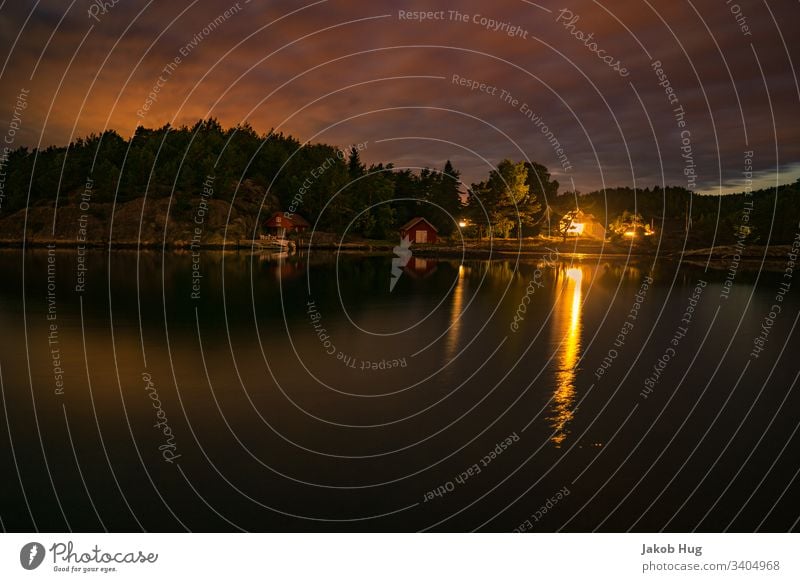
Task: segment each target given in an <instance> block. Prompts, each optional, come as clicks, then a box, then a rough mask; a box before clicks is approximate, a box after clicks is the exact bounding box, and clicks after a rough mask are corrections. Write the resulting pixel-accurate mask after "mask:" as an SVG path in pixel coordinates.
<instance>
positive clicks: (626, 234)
mask: <svg viewBox="0 0 800 582" xmlns="http://www.w3.org/2000/svg"><path fill="white" fill-rule="evenodd" d="M625 236H636V233H635V232H634V231H632V230H626V231H625Z"/></svg>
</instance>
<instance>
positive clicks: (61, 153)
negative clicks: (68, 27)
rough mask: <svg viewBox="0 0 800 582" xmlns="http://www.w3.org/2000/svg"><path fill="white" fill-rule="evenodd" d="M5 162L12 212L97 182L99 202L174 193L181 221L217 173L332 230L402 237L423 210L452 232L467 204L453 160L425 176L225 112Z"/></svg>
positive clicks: (218, 183) (230, 191)
mask: <svg viewBox="0 0 800 582" xmlns="http://www.w3.org/2000/svg"><path fill="white" fill-rule="evenodd" d="M0 164H1V165H2V170H3V172H4V174H3V178H4V184H3V186H4V188H3V193H4V194H5V198H4V200H3V205H2V211H3V214H7V213H8V212H12V211H15V210H19V209H22V208H24V207H25V206H26V205H27V204H30V205H31V206H35V205H38V204H53V203H54V201H55V199H56V196H58V197H59V199H60V200H61V201H62V204H63V203H64V202H65V201H69V200H75V199H77V197H78V196H80V194H81V192H84V191H85V189H86V184H87V182H88V181H89V180H91V202H92V204H99V203H107V202H112V201H116V202H117V203H123V202H126V201H129V200H132V199H134V198H138V197H141V196H144V195H145V194H147V196H148V197H151V198H163V197H168V196H172V197H173V198H172V212H173V213H174V214H175V215H176V216H173V219H175V218H180V217H181V216H182V215H189V214H190V213H191V210H192V208H193V207H194V206H195V205H196V204H197V197H198V195H199V193H200V192H202V191H203V184H204V182H206V181H207V178H208V177H209V176H213V177H214V179H213V184H214V194H213V196H214V198H215V199H219V200H224V201H226V202H231V201H232V199H233V197H234V195H235V193H236V190H237V187H238V185H239V184H240V183H242V182H245V181H249V182H250V183H252V184H254V185H256V186H257V187H260V188H262V189H263V190H264V191H265V192H269V193H270V194H271V195H272V196H275V197H277V199H278V201H279V204H280V208H281V209H284V210H286V209H288V208H290V207H292V208H294V209H295V210H296V212H298V213H300V214H302V215H303V216H304V217H306V218H307V219H308V220H309V221H311V222H312V223H314V222H315V221H316V220H317V218H320V223H319V226H320V228H321V229H322V230H329V231H333V232H338V233H343V232H348V233H351V234H360V235H363V236H367V237H374V238H385V237H387V236H390V235H391V236H394V230H395V228H396V226H397V225H398V224H402V223H403V222H404V221H407V220H408V219H410V218H412V217H413V216H416V215H417V214H420V213H424V214H425V215H426V216H429V219H431V220H432V221H433V222H434V224H436V225H437V226H438V227H439V228H440V229H441V230H442V232H443V233H445V234H446V233H448V232H450V231H452V229H453V228H454V225H453V224H452V221H451V220H448V219H447V213H450V214H452V215H454V216H457V215H458V214H459V212H460V209H461V199H460V197H459V173H458V172H457V171H456V170H455V169H454V168H453V167H452V165H451V164H450V163H449V162H448V163H447V164H446V165H445V167H444V168H443V169H442V171H435V170H423V171H422V172H421V173H419V174H414V173H412V172H410V171H395V170H394V168H393V166H392V165H391V164H388V165H383V164H379V165H371V166H366V165H364V164H363V163H362V162H361V159H360V154H359V151H358V149H357V148H353V149H352V150H350V151H348V152H342V151H340V150H339V149H337V148H336V147H334V146H331V145H326V144H301V143H300V142H299V141H298V140H297V139H295V138H293V137H291V136H286V135H284V134H282V133H273V132H269V133H267V134H263V135H259V134H258V133H257V132H256V131H255V130H254V129H253V128H252V127H251V126H250V125H248V124H244V125H239V126H237V127H233V128H229V129H223V127H222V126H221V125H220V124H219V122H218V121H217V120H216V119H209V120H205V121H198V122H197V123H196V124H194V125H193V126H192V127H186V126H182V127H172V126H170V125H165V126H163V127H160V128H158V129H148V128H144V127H139V128H137V130H136V132H135V133H134V135H133V136H132V137H131V138H130V139H127V140H126V139H125V138H123V137H121V136H120V135H119V134H118V133H116V132H115V131H106V132H104V133H102V134H100V135H95V134H93V135H90V136H89V137H86V138H81V139H77V140H76V141H74V142H73V143H71V144H70V145H69V146H67V147H48V148H46V149H42V150H39V151H36V150H29V149H28V148H18V149H15V150H13V151H11V152H9V154H8V156H7V158H6V159H5V160H0ZM29 196H30V197H29ZM432 209H435V211H434V210H432Z"/></svg>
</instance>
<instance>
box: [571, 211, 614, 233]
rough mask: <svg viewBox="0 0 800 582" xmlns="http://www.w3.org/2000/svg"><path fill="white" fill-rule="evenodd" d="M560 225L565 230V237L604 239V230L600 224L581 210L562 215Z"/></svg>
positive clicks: (592, 216)
mask: <svg viewBox="0 0 800 582" xmlns="http://www.w3.org/2000/svg"><path fill="white" fill-rule="evenodd" d="M561 222H562V224H563V225H564V227H565V228H566V231H564V230H562V232H566V236H576V237H577V236H582V237H586V238H596V239H599V240H604V239H605V238H606V229H605V227H604V226H603V225H602V224H600V223H599V222H598V221H597V219H596V218H595V217H594V215H592V214H588V213H586V212H584V211H583V210H572V211H570V212H568V213H567V214H565V215H564V218H562V219H561Z"/></svg>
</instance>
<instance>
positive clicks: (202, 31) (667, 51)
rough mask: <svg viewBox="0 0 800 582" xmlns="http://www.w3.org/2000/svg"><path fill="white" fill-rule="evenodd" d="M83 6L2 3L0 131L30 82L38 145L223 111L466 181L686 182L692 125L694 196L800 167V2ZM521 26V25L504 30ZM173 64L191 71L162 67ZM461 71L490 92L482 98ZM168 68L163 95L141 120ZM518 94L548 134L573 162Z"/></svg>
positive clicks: (29, 138)
mask: <svg viewBox="0 0 800 582" xmlns="http://www.w3.org/2000/svg"><path fill="white" fill-rule="evenodd" d="M90 5H91V3H90V2H86V1H78V2H76V3H75V6H74V7H73V9H72V10H71V11H69V12H68V13H67V14H64V12H63V11H64V10H65V7H64V6H63V3H61V2H56V1H49V2H47V1H45V2H41V3H39V4H38V6H37V7H36V8H35V9H34V10H33V12H32V14H31V13H30V11H31V10H32V8H31V7H30V6H27V5H25V4H23V3H10V5H8V6H6V7H4V9H3V11H2V13H0V14H2V15H1V16H0V30H2V31H3V35H2V36H3V38H4V39H6V40H5V41H4V44H3V47H4V49H5V51H4V54H8V55H9V59H8V65H7V67H6V69H5V71H4V74H3V82H2V83H1V84H0V123H3V124H6V123H8V120H9V119H10V116H11V112H12V109H13V97H14V96H15V95H16V94H17V93H18V91H19V89H20V88H22V87H25V88H29V89H30V90H31V95H30V104H31V105H30V107H29V109H28V110H27V111H26V113H25V117H24V123H23V125H24V131H23V132H21V133H20V134H19V136H18V141H19V139H21V140H23V142H24V143H25V144H26V145H36V144H37V143H40V142H41V143H42V144H43V145H49V144H64V143H67V142H68V141H69V140H70V139H73V138H75V137H77V136H80V135H84V134H87V133H90V132H98V131H101V130H102V129H104V128H106V127H111V128H115V129H117V130H118V131H120V133H122V134H130V133H132V132H133V130H134V128H135V127H136V124H137V123H139V122H142V123H144V124H145V125H149V126H159V125H162V124H163V123H166V122H171V123H173V124H182V123H187V124H188V123H192V122H193V121H195V120H196V119H197V118H198V117H202V116H216V117H218V118H220V120H221V121H222V122H223V124H235V123H238V122H240V121H243V120H247V121H249V122H250V123H251V124H252V125H253V126H254V127H256V128H257V129H259V130H261V131H267V130H268V129H269V128H272V127H280V129H281V130H282V131H284V132H286V133H291V134H293V135H295V136H297V137H298V138H300V139H303V140H305V139H312V138H313V139H315V140H320V141H326V142H331V143H336V144H347V143H353V142H362V141H369V142H371V143H372V144H378V145H376V147H370V148H369V149H368V150H367V151H366V152H365V155H364V157H365V160H366V161H368V162H377V161H394V162H395V163H398V164H399V165H412V166H413V165H419V166H424V165H434V166H441V165H442V164H443V163H444V161H445V160H446V159H448V158H450V159H453V160H454V161H456V162H457V166H458V167H459V168H460V169H461V170H462V174H463V177H464V179H465V181H467V182H469V181H476V180H479V179H482V178H483V177H484V176H485V175H486V173H487V170H488V167H487V163H486V161H484V159H482V158H485V159H486V160H488V161H489V162H490V163H497V162H498V161H499V160H501V159H503V158H505V157H510V158H515V159H523V158H524V157H528V158H530V159H534V160H538V161H540V162H542V163H544V164H546V165H547V166H548V167H550V169H551V170H552V171H553V172H554V174H555V175H556V177H557V178H558V179H559V180H560V181H561V183H562V184H564V185H566V184H570V183H571V182H572V181H574V183H575V185H576V186H577V187H578V188H579V189H581V190H583V191H587V190H590V189H594V188H598V187H601V186H602V185H604V184H605V185H607V186H611V185H616V184H632V183H634V182H635V183H637V184H639V185H643V186H644V185H651V184H655V183H660V182H661V180H662V177H661V175H662V168H663V174H664V180H665V181H666V182H667V183H669V184H676V185H681V184H683V185H686V184H687V179H686V176H685V175H684V173H683V170H684V167H685V163H686V162H685V160H684V159H683V158H682V157H681V154H682V151H681V149H680V148H681V145H682V137H681V132H682V131H684V130H688V131H689V132H690V138H691V146H692V155H693V163H694V164H695V166H696V171H697V175H698V182H697V189H698V190H702V191H712V190H713V189H714V188H718V187H719V186H720V184H722V185H723V189H727V188H728V187H729V186H731V185H736V184H739V183H741V178H742V172H743V163H744V162H743V152H744V151H746V150H753V151H754V152H755V155H754V163H755V166H756V170H757V171H758V172H759V176H766V178H765V180H766V181H767V182H769V177H770V176H773V175H774V172H775V169H776V167H777V168H783V169H786V170H787V172H788V174H787V176H793V175H794V174H792V172H793V171H794V170H793V169H792V168H796V164H797V162H798V160H800V140H799V139H798V137H800V136H798V132H800V126H798V124H797V123H796V121H795V119H796V115H795V112H796V110H797V106H798V98H799V95H798V89H797V86H796V80H795V77H794V76H793V73H792V64H791V62H790V59H791V60H792V62H798V61H800V54H798V40H797V39H796V35H794V34H791V31H790V30H789V27H788V26H787V24H786V23H787V22H793V21H794V19H795V18H796V16H797V15H796V14H795V12H796V7H792V6H789V5H788V4H787V5H782V6H771V7H770V8H769V9H767V8H764V7H760V6H755V5H753V6H749V5H748V6H746V7H745V6H743V7H742V9H743V10H747V11H749V12H747V13H743V16H744V17H745V19H746V23H747V26H748V31H749V34H747V33H746V32H745V31H744V30H743V29H742V28H741V26H740V25H741V19H740V21H738V22H737V19H736V18H735V17H734V15H733V14H731V12H730V10H729V8H728V7H727V6H726V5H724V4H720V5H716V4H715V5H713V6H712V5H708V6H703V7H698V8H697V9H698V11H699V13H698V14H696V13H695V12H694V11H693V10H692V9H689V8H687V6H686V5H684V4H680V5H678V4H676V5H669V6H666V7H665V6H663V5H658V6H656V4H655V3H652V2H650V4H648V3H646V2H643V3H641V4H639V3H637V4H636V5H633V6H631V5H626V6H625V9H624V10H619V9H617V10H616V11H615V12H612V11H611V10H612V9H611V8H608V7H607V9H606V8H603V7H602V6H600V5H598V4H596V3H594V2H589V1H588V0H580V1H576V2H574V3H572V6H571V8H570V10H571V11H572V13H573V14H574V15H578V16H579V20H578V21H577V22H575V24H574V25H573V26H572V27H565V26H564V23H563V22H560V23H557V22H556V17H557V11H551V12H548V11H546V10H543V9H540V8H536V7H535V6H533V5H531V4H530V3H526V2H522V1H511V0H502V1H500V2H494V3H491V4H488V5H487V4H486V3H485V2H478V1H477V0H470V1H466V2H460V3H458V8H457V10H458V12H459V13H460V16H459V17H455V15H454V14H452V13H450V12H449V11H450V10H452V8H450V7H449V6H443V5H439V4H435V3H430V2H403V3H400V4H398V3H396V2H389V1H388V0H381V1H377V2H372V3H368V4H365V3H360V2H353V1H342V2H337V1H328V2H318V3H313V2H309V3H308V4H307V6H308V7H307V8H305V9H303V4H298V3H296V2H288V1H278V2H269V3H266V4H264V5H262V4H261V3H257V2H246V1H245V0H240V2H238V3H236V2H229V1H228V0H223V1H216V2H210V1H205V0H204V1H203V2H196V3H194V4H189V5H188V7H187V5H184V4H181V3H174V4H173V3H160V2H153V3H151V4H150V5H149V6H147V8H145V9H142V4H140V3H128V2H124V1H119V2H118V3H117V4H116V5H114V6H112V7H110V8H109V9H108V10H107V12H106V13H105V14H102V15H99V16H98V19H99V22H96V21H94V20H92V19H90V18H89V17H88V14H87V10H88V7H89V6H90ZM400 10H404V11H408V12H414V11H428V12H431V11H432V12H436V13H440V14H442V15H443V16H442V18H441V19H438V20H433V19H431V20H428V21H422V22H420V21H418V20H413V19H403V18H400V17H399V11H400ZM770 10H771V11H772V12H771V13H770ZM226 11H227V13H228V15H227V16H224V15H225V14H226ZM293 11H294V12H295V13H294V14H291V15H288V14H289V13H291V12H293ZM29 14H30V18H28V16H29ZM773 14H774V17H775V21H777V23H779V24H780V26H781V27H782V28H781V29H780V30H779V29H778V28H777V26H778V25H776V22H775V21H773ZM287 15H288V16H287ZM387 15H388V16H387ZM464 15H466V21H464V18H463V16H464ZM223 16H224V17H223ZM489 21H491V24H490V23H489ZM23 23H25V25H24V26H25V28H24V30H23V31H22V34H21V35H20V40H19V42H18V43H17V45H16V46H14V48H13V51H12V50H11V43H12V42H13V39H14V38H15V37H16V36H17V32H19V31H20V27H22V26H23ZM512 26H516V27H517V30H518V31H520V32H518V33H517V34H516V36H509V35H508V34H507V32H508V31H509V30H511V27H512ZM493 28H494V30H493ZM504 31H505V32H504ZM576 31H579V32H580V33H582V35H583V36H582V37H583V38H585V37H586V35H588V34H591V35H592V38H591V40H590V41H588V42H585V41H581V40H580V38H581V35H577V34H576ZM523 33H524V34H523ZM51 35H52V37H51ZM523 36H524V37H523ZM782 37H783V38H782ZM783 40H785V41H786V43H787V44H786V46H784V43H783ZM592 42H594V43H596V45H592V44H591V43H592ZM751 44H752V48H751ZM598 50H603V51H605V53H602V54H605V55H611V56H613V58H614V59H619V60H620V62H621V63H622V64H624V66H625V67H626V68H627V69H628V70H629V71H630V74H629V76H627V77H622V76H620V75H619V74H618V73H616V72H615V71H614V70H613V69H612V68H611V67H609V66H607V65H606V64H605V63H604V62H603V61H602V60H601V59H600V58H598V53H597V51H598ZM176 57H180V63H179V64H178V66H176V67H175V68H174V70H172V71H170V72H169V74H168V75H165V74H164V68H165V67H166V66H168V65H169V63H172V62H174V60H175V58H176ZM653 60H658V61H661V64H662V68H663V70H664V71H665V72H666V74H667V76H668V79H669V83H670V86H671V87H672V89H673V90H674V92H675V95H677V99H678V101H677V103H670V102H669V101H668V95H667V94H666V93H665V91H664V88H663V87H661V86H659V79H658V78H657V77H656V75H655V73H654V71H653V68H652V67H651V63H652V61H653ZM34 67H35V73H34ZM762 74H763V77H762ZM31 75H33V76H32V78H31ZM453 75H459V76H460V77H463V78H468V79H471V80H475V81H477V82H478V83H479V84H480V83H485V84H486V85H487V86H490V87H495V88H496V91H494V93H492V92H491V91H481V90H473V91H471V90H469V89H468V88H466V87H464V86H462V85H459V84H458V83H454V82H453V81H452V78H453ZM159 77H162V78H163V80H162V82H161V83H160V85H161V86H160V87H159V91H158V94H157V99H156V100H155V101H154V102H153V103H152V108H151V109H150V110H149V111H147V113H146V115H145V116H144V117H143V118H140V117H137V111H139V110H141V108H142V105H143V103H145V102H146V100H147V99H148V94H149V93H150V92H151V91H152V90H153V88H154V86H156V85H158V84H159V83H158V82H159ZM523 105H524V106H525V107H527V110H528V111H533V112H535V113H536V115H537V119H539V120H540V121H541V123H544V124H546V126H547V127H548V128H549V129H550V130H551V131H552V135H553V136H555V138H556V139H557V140H558V142H559V144H560V145H561V147H562V148H563V150H564V152H565V155H566V156H567V157H568V158H569V161H570V165H571V169H570V170H569V171H564V169H563V167H562V164H560V163H559V156H558V155H557V153H556V151H555V149H554V147H553V145H552V141H551V140H548V138H547V137H546V136H545V134H543V133H542V131H541V125H539V126H537V125H536V122H535V121H532V120H531V119H530V118H529V117H527V116H526V114H525V111H526V110H525V107H523ZM676 105H680V106H682V107H683V109H684V111H685V114H686V117H685V122H686V126H685V127H679V126H678V122H677V120H676V115H675V112H674V109H675V107H676ZM740 107H741V109H740ZM301 108H302V111H299V112H298V110H299V109H301ZM742 120H744V125H743V123H742ZM399 138H403V139H399ZM776 149H777V155H776Z"/></svg>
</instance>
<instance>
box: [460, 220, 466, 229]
mask: <svg viewBox="0 0 800 582" xmlns="http://www.w3.org/2000/svg"><path fill="white" fill-rule="evenodd" d="M458 226H459V228H464V227H465V226H467V221H466V220H460V221H459V222H458Z"/></svg>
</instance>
